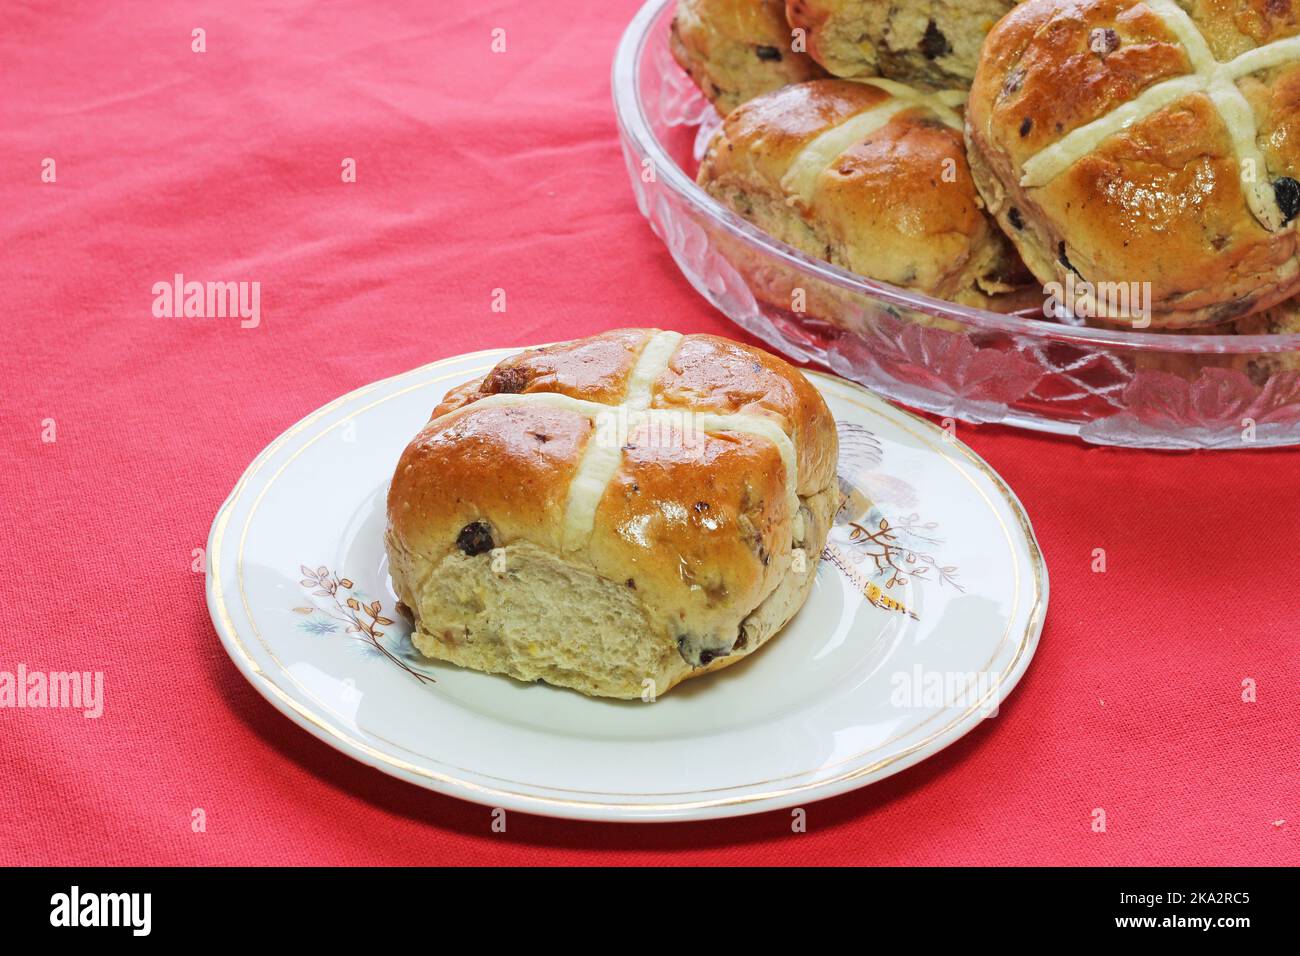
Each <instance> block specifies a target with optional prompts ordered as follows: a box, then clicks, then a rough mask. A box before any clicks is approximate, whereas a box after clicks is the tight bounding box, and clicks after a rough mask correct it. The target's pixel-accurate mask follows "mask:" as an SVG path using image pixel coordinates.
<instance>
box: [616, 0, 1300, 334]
mask: <svg viewBox="0 0 1300 956" xmlns="http://www.w3.org/2000/svg"><path fill="white" fill-rule="evenodd" d="M672 3H676V0H645V2H644V3H643V4H642V5H641V7H640V9H638V10H637V12H636V14H635V15H634V16H633V18H632V20H631V21H630V22H629V23H628V25H627V27H626V29H625V30H624V31H623V35H622V36H621V37H620V38H619V42H618V47H617V48H616V50H615V53H614V62H613V68H612V72H611V80H610V86H611V89H612V93H613V100H614V113H615V118H616V119H617V122H618V126H619V129H620V131H621V132H622V134H623V135H624V136H625V137H626V138H627V139H630V140H631V141H632V142H634V143H635V144H636V146H637V147H638V149H640V151H641V153H642V154H643V155H646V156H648V157H649V158H650V160H651V162H652V164H653V168H654V170H655V175H656V177H658V178H659V179H660V180H662V181H664V182H665V183H666V185H667V186H669V187H670V188H671V189H672V190H673V191H674V192H675V193H676V194H677V195H678V196H679V197H681V198H682V199H683V200H685V201H686V202H688V203H690V204H691V206H693V207H694V208H695V209H697V210H699V211H700V212H701V213H703V214H704V215H706V216H708V217H709V218H710V219H711V220H713V221H714V222H715V223H716V224H718V225H720V226H721V227H722V228H724V229H725V230H726V231H727V232H729V233H731V234H732V235H733V236H735V237H736V238H738V239H740V240H741V241H743V242H745V243H747V244H749V245H751V246H756V247H758V249H759V250H761V251H762V252H763V253H765V254H767V255H770V256H774V257H776V258H777V259H780V260H782V261H783V262H784V263H785V264H787V265H788V266H791V267H793V268H794V269H797V270H799V271H801V272H806V273H811V274H812V275H813V276H814V277H815V278H816V279H818V280H819V281H822V282H827V283H829V284H831V285H834V286H837V287H839V288H842V289H845V290H847V291H849V292H853V293H856V294H858V295H863V296H868V297H871V298H875V299H879V300H883V301H885V302H888V303H890V304H892V305H896V306H900V307H902V308H905V309H911V310H915V311H919V312H924V313H926V314H928V315H932V316H935V317H938V318H944V319H949V320H952V321H955V322H958V323H960V324H962V325H964V326H966V327H968V328H969V329H971V330H980V331H995V332H1002V333H1006V334H1009V335H1012V336H1016V337H1019V336H1026V337H1029V338H1036V339H1043V340H1050V341H1053V342H1066V343H1070V344H1073V345H1076V346H1092V347H1096V346H1104V347H1107V348H1114V349H1121V350H1132V351H1135V352H1179V353H1192V354H1200V355H1210V354H1220V355H1223V354H1228V355H1265V354H1271V353H1276V352H1289V351H1300V332H1293V333H1282V334H1272V333H1264V334H1254V335H1225V334H1210V333H1185V334H1181V335H1171V334H1169V333H1161V332H1140V331H1132V332H1126V331H1123V330H1112V329H1102V328H1094V327H1089V326H1068V325H1060V324H1054V323H1047V322H1042V321H1038V320H1036V319H1030V318H1025V317H1023V316H1015V315H1006V314H1002V313H998V312H990V311H988V310H987V309H978V308H975V307H973V306H963V305H958V304H956V303H953V302H947V301H944V300H943V299H935V298H931V297H930V296H927V295H924V294H923V293H920V292H913V291H910V290H906V289H901V288H898V287H897V286H892V285H889V284H888V283H884V282H877V281H876V280H873V279H868V278H866V277H864V276H859V275H857V274H855V273H852V272H849V271H848V270H847V269H841V268H840V267H839V266H835V265H832V264H831V263H829V262H825V261H823V260H821V259H816V258H814V257H812V256H810V255H807V254H806V253H804V252H801V251H800V250H798V249H795V248H794V247H793V246H789V245H786V244H785V243H784V242H782V241H781V240H779V239H777V238H776V237H775V236H772V235H769V234H768V233H766V232H764V231H763V230H762V229H759V228H758V227H757V226H755V225H754V224H753V223H750V222H749V221H748V220H746V219H744V218H742V217H740V216H739V215H737V214H736V213H734V212H732V211H731V210H730V209H728V208H727V207H725V206H723V205H722V204H721V203H720V202H718V201H717V200H715V199H714V198H713V197H712V196H710V195H709V194H708V193H706V192H705V191H704V190H703V189H701V188H700V187H699V186H698V185H697V184H696V183H695V181H694V180H693V179H691V177H690V176H688V175H686V172H685V170H683V169H682V168H681V167H680V166H679V165H678V164H677V162H676V160H674V159H673V158H672V156H670V155H669V154H668V152H667V151H666V150H665V149H664V147H663V146H662V145H661V144H660V142H659V139H658V137H657V136H655V134H654V132H653V130H652V129H651V128H650V122H649V119H648V118H647V116H646V114H645V107H644V104H643V103H642V102H641V97H640V95H639V88H638V85H637V74H636V69H637V64H638V63H640V62H641V56H642V51H643V50H644V48H645V45H646V43H647V42H649V40H650V38H651V37H650V30H651V27H652V26H653V25H654V24H655V23H657V22H658V20H659V17H660V15H661V14H662V13H663V11H664V10H665V8H667V7H668V5H669V4H672Z"/></svg>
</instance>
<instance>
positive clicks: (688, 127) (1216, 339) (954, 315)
mask: <svg viewBox="0 0 1300 956" xmlns="http://www.w3.org/2000/svg"><path fill="white" fill-rule="evenodd" d="M674 3H675V0H648V2H647V3H646V4H645V5H644V6H643V7H642V8H641V10H640V11H639V12H638V13H637V15H636V17H635V18H634V19H633V20H632V22H631V24H630V25H629V26H628V28H627V31H626V32H625V33H624V35H623V38H622V41H621V42H620V43H619V46H618V51H617V53H616V54H615V57H614V73H613V88H614V104H615V109H616V111H617V114H618V122H619V131H620V134H621V137H622V143H623V153H624V156H625V158H626V160H627V167H628V173H629V175H630V176H631V180H632V188H633V190H634V192H635V193H636V200H637V204H638V206H639V207H640V209H641V212H642V214H643V215H645V217H646V218H647V219H648V220H649V221H650V226H651V228H652V229H653V230H654V231H655V233H656V234H657V235H658V236H659V237H660V238H661V239H662V240H663V241H664V243H665V245H667V246H668V249H669V251H670V252H671V253H672V256H673V258H674V259H675V260H676V262H677V265H678V267H679V268H680V269H681V270H682V273H683V274H684V275H685V276H686V278H687V279H689V280H690V282H691V284H692V285H694V286H695V288H696V289H697V290H698V291H699V292H700V294H701V295H703V296H704V297H705V298H707V299H708V300H709V301H710V302H712V303H713V304H714V305H715V306H717V307H718V308H719V309H720V310H722V312H723V313H725V314H726V315H727V316H728V317H729V318H730V319H731V320H732V321H733V322H735V323H736V324H737V325H739V326H741V327H742V328H744V329H746V330H748V331H749V332H751V333H752V334H754V335H756V336H757V337H758V338H760V339H762V340H763V341H764V342H766V343H767V344H769V345H770V346H772V347H773V348H775V349H777V350H778V351H780V352H783V353H784V354H785V355H787V356H789V357H790V358H792V359H795V360H796V361H815V362H818V363H820V364H822V365H824V366H826V367H828V368H830V369H831V370H833V371H834V372H836V373H838V374H840V375H843V376H844V377H846V378H850V379H853V380H854V381H857V382H861V383H862V384H864V385H866V386H868V387H870V388H872V389H875V390H876V391H878V392H880V393H882V394H884V395H886V396H888V397H889V398H892V399H894V400H896V401H898V402H902V403H903V404H906V405H910V406H912V407H914V408H921V409H924V410H926V411H929V412H934V413H936V414H939V415H944V416H951V417H953V418H957V419H963V420H965V421H970V422H997V423H1002V424H1007V425H1017V426H1020V427H1022V428H1032V429H1037V430H1040V431H1047V432H1055V433H1057V434H1066V435H1077V436H1079V437H1080V438H1082V439H1084V440H1086V441H1089V442H1094V443H1097V444H1105V445H1129V446H1137V447H1144V448H1240V447H1259V446H1264V445H1293V444H1300V334H1287V335H1210V334H1201V335H1168V334H1160V333H1153V332H1126V331H1112V330H1107V329H1096V328H1085V327H1074V326H1070V325H1065V324H1062V323H1059V322H1052V321H1046V320H1042V319H1032V318H1026V317H1024V316H1023V315H1006V314H999V313H995V312H988V311H984V310H982V309H975V308H969V307H966V306H959V305H955V304H953V303H950V302H944V301H941V300H938V299H932V298H929V297H928V296H925V295H921V294H919V293H916V292H910V291H907V290H905V289H899V288H896V287H894V286H891V285H887V284H885V283H882V282H875V281H873V280H871V279H866V278H863V277H862V276H859V275H855V274H853V273H851V272H847V271H845V270H843V269H840V268H838V267H836V266H833V265H830V264H829V263H827V262H823V261H821V260H818V259H814V258H812V257H811V256H808V255H805V254H804V253H802V252H800V251H798V250H797V249H794V248H792V247H790V246H787V245H785V244H784V243H783V242H781V241H779V240H777V239H775V238H773V237H772V236H769V235H768V234H767V233H765V232H763V231H762V230H760V229H759V228H758V227H756V226H754V225H751V224H750V223H749V222H747V221H745V220H744V219H742V218H740V217H739V216H737V215H735V214H734V213H732V212H731V211H730V210H728V209H726V208H725V207H723V206H722V205H720V204H719V203H718V202H716V201H715V200H714V199H712V198H711V197H710V196H708V195H706V194H705V193H704V191H703V190H702V189H700V188H699V187H698V186H697V185H696V184H695V181H694V172H695V170H696V168H697V166H698V156H699V155H700V152H701V147H702V144H703V143H704V142H706V140H707V136H708V134H709V133H710V132H711V131H712V129H713V128H714V127H715V126H716V124H717V122H718V117H717V114H716V113H715V112H714V110H713V108H712V107H711V106H710V105H709V104H708V102H707V101H706V100H705V99H704V98H703V97H702V96H701V95H700V94H699V91H698V90H697V89H696V88H695V85H694V84H693V83H692V82H691V80H690V78H689V77H688V76H687V75H686V74H685V73H684V72H683V71H682V70H681V68H680V67H678V66H677V64H676V63H675V62H674V61H673V58H672V54H671V53H670V52H669V47H668V25H669V21H670V20H671V18H672V12H673V6H674ZM796 305H799V306H801V308H799V309H796V308H794V306H796Z"/></svg>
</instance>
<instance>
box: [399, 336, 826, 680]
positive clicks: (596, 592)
mask: <svg viewBox="0 0 1300 956" xmlns="http://www.w3.org/2000/svg"><path fill="white" fill-rule="evenodd" d="M837 449H838V444H837V438H836V432H835V424H834V421H833V420H832V418H831V415H830V412H829V410H828V409H827V407H826V403H825V402H824V401H823V399H822V397H821V395H820V393H818V391H817V390H816V389H815V388H814V387H813V386H812V385H811V384H810V383H809V382H808V380H807V379H806V378H804V377H803V375H802V374H800V373H799V371H798V370H796V369H795V368H793V367H792V366H790V365H788V364H787V363H785V362H783V361H782V360H780V359H778V358H776V357H774V356H772V355H769V354H767V353H766V352H762V351H760V350H758V349H754V348H750V347H748V346H745V345H740V344H737V343H735V342H730V341H728V340H725V339H721V338H717V337H714V336H709V335H686V336H683V335H680V334H678V333H676V332H662V331H658V330H654V329H649V330H647V329H620V330H617V331H612V332H606V333H604V334H601V335H597V336H593V337H591V338H588V339H581V340H579V341H576V342H569V343H565V344H562V345H555V346H549V347H546V348H540V349H532V350H529V351H527V352H523V353H521V354H519V355H516V356H513V357H511V358H508V359H506V360H504V361H502V362H500V363H499V364H497V366H496V367H495V368H493V369H492V370H491V371H489V372H488V373H487V374H486V375H485V376H484V377H482V378H481V379H479V380H476V381H473V382H470V383H468V384H466V385H463V386H461V387H459V388H456V389H453V390H452V391H451V392H449V393H448V394H447V396H446V398H445V399H444V400H443V402H442V403H441V404H440V405H439V406H438V407H437V408H436V409H435V410H434V413H433V418H432V420H431V421H430V422H429V423H428V425H426V426H425V428H424V429H423V431H421V432H420V433H419V434H418V435H417V436H416V437H415V439H414V440H413V441H412V442H411V443H410V445H409V446H408V447H407V448H406V450H405V451H404V452H403V453H402V456H401V459H400V460H399V462H398V464H397V469H396V472H395V473H394V475H393V480H392V484H391V485H390V488H389V493H388V533H387V547H388V556H389V567H390V573H391V575H392V579H393V585H394V587H395V589H396V591H397V593H398V595H399V596H400V598H401V601H402V603H403V604H404V605H406V607H407V608H409V609H410V612H411V614H412V616H413V617H414V620H415V633H414V634H413V636H412V640H413V641H414V643H415V646H416V647H417V648H418V649H419V650H420V651H421V652H422V653H424V654H425V655H427V656H429V657H433V658H438V659H440V660H445V661H450V662H452V663H455V664H459V665H461V666H464V667H469V668H473V669H476V670H483V671H490V672H493V673H499V674H508V675H509V676H511V677H514V678H517V679H518V680H523V681H534V680H543V681H546V682H548V683H550V684H555V685H559V686H562V687H570V688H573V689H575V690H578V691H581V692H582V693H585V694H591V695H597V696H607V697H622V698H635V697H642V696H644V695H645V694H646V693H647V692H649V693H650V694H653V695H658V694H662V693H665V692H666V691H667V690H668V689H669V688H671V687H672V686H673V685H675V684H677V683H678V682H679V681H681V680H684V679H686V678H688V677H694V676H697V675H699V674H703V673H706V672H708V671H711V670H716V669H718V668H720V667H725V666H727V665H728V664H731V663H733V662H735V661H737V660H739V659H740V658H742V657H744V656H746V655H748V654H752V653H753V652H754V651H756V650H757V649H758V648H759V647H761V646H762V645H763V644H764V643H765V642H766V641H767V640H769V639H770V638H771V637H772V636H773V635H774V634H775V633H776V632H777V631H779V630H780V629H781V628H782V627H783V626H784V625H785V624H786V622H787V621H789V619H790V618H791V617H792V616H793V615H794V613H795V612H796V611H797V610H798V609H799V608H800V606H801V605H802V604H803V602H804V599H805V598H806V597H807V595H808V591H809V589H810V588H811V586H812V581H813V578H814V575H815V571H816V566H817V559H818V557H819V555H820V554H821V550H822V547H823V545H824V544H825V541H826V535H827V533H828V531H829V528H830V523H831V518H832V516H833V513H834V511H835V509H836V508H837V507H838V505H839V493H838V490H837V489H838V486H837V484H836V481H835V466H836V459H837V455H838V451H837Z"/></svg>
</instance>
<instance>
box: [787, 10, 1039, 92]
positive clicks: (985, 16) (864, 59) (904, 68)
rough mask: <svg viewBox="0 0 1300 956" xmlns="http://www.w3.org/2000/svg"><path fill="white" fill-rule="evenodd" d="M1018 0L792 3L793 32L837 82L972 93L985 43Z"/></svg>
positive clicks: (790, 13)
mask: <svg viewBox="0 0 1300 956" xmlns="http://www.w3.org/2000/svg"><path fill="white" fill-rule="evenodd" d="M1013 6H1015V0H913V2H911V3H897V2H894V0H789V2H788V3H787V5H786V14H787V16H788V18H789V21H790V26H791V27H793V28H796V29H802V30H804V31H805V34H806V43H807V46H808V53H809V55H810V56H811V57H812V58H813V59H814V60H816V61H817V62H818V63H820V64H821V65H822V66H824V67H825V68H826V69H827V70H828V71H829V72H830V73H831V74H833V75H835V76H884V77H888V78H890V79H894V80H901V81H903V82H905V83H912V84H920V85H926V86H931V87H935V88H944V87H954V86H962V87H966V86H970V82H971V78H972V77H974V76H975V67H976V64H977V63H978V62H979V52H980V44H981V43H983V42H984V35H985V34H987V33H988V32H989V30H990V29H991V28H992V26H993V24H995V23H997V22H998V18H999V17H1001V16H1002V15H1003V14H1004V13H1006V12H1007V11H1008V10H1010V9H1011V8H1012V7H1013Z"/></svg>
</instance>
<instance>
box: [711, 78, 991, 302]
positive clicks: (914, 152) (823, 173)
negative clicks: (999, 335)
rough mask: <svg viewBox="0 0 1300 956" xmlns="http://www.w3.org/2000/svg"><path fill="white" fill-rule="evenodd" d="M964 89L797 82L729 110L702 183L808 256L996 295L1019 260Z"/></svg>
mask: <svg viewBox="0 0 1300 956" xmlns="http://www.w3.org/2000/svg"><path fill="white" fill-rule="evenodd" d="M961 99H962V94H961V93H960V92H955V91H950V92H946V93H922V92H920V91H917V90H914V89H912V88H910V87H907V86H904V85H902V84H900V83H894V82H892V81H889V80H880V79H871V80H863V81H860V82H859V81H853V80H812V81H810V82H808V83H800V84H797V85H795V86H787V87H785V88H784V89H781V90H777V91H776V92H774V93H768V94H765V95H763V96H760V97H758V98H756V99H753V100H751V101H750V102H748V103H746V104H745V105H744V106H741V107H740V108H739V109H737V110H735V111H733V112H732V113H731V114H730V115H728V116H727V118H726V120H725V121H724V122H723V124H722V126H721V127H720V128H719V130H718V132H717V133H716V134H715V135H714V138H713V141H712V142H711V143H710V144H709V148H708V151H707V153H706V155H705V157H704V161H703V163H702V164H701V166H700V171H699V176H698V180H699V183H700V185H701V186H703V187H704V189H705V191H706V192H708V193H709V194H710V195H712V196H713V197H715V198H716V199H718V200H719V201H721V202H722V203H724V204H725V205H727V206H729V207H730V208H731V209H733V210H735V211H736V212H737V213H739V214H740V215H742V216H744V217H745V218H746V219H749V220H750V221H751V222H753V223H755V224H756V225H758V226H759V227H760V228H762V229H764V230H765V231H767V232H769V233H771V234H772V235H774V236H776V237H777V238H779V239H781V240H783V241H785V242H787V243H789V244H790V245H792V246H795V247H796V248H798V249H802V250H803V251H804V252H807V253H809V254H810V255H813V256H817V257H819V258H822V259H826V260H827V261H829V262H832V263H834V264H835V265H837V266H841V267H843V268H845V269H848V270H850V271H852V272H856V273H858V274H860V275H864V276H868V277H870V278H873V279H880V280H883V281H885V282H889V283H892V284H894V285H897V286H903V287H906V288H910V289H916V290H919V291H921V292H925V293H928V294H931V295H935V296H938V297H940V298H944V299H950V300H953V301H956V302H962V303H965V304H970V305H984V304H985V303H986V301H987V296H988V295H989V294H990V293H994V292H999V291H1003V290H1004V289H1005V288H1006V287H1007V285H1006V280H1007V278H1008V277H1009V276H1010V275H1012V274H1013V273H1014V272H1015V269H1016V266H1017V263H1016V261H1015V255H1014V253H1013V252H1012V251H1011V248H1010V246H1009V244H1008V243H1007V241H1006V239H1005V238H1004V237H1003V236H1002V234H1001V233H1000V232H999V231H998V229H997V227H996V226H995V225H994V223H993V221H992V220H991V219H989V218H988V217H987V216H986V215H985V214H984V211H983V208H982V205H981V202H980V198H979V195H978V194H977V193H976V191H975V186H974V183H973V181H972V179H971V175H970V169H969V167H968V166H967V164H966V152H965V147H964V145H963V143H962V134H961V117H960V115H959V114H958V113H957V111H956V106H957V105H959V104H960V101H961Z"/></svg>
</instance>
